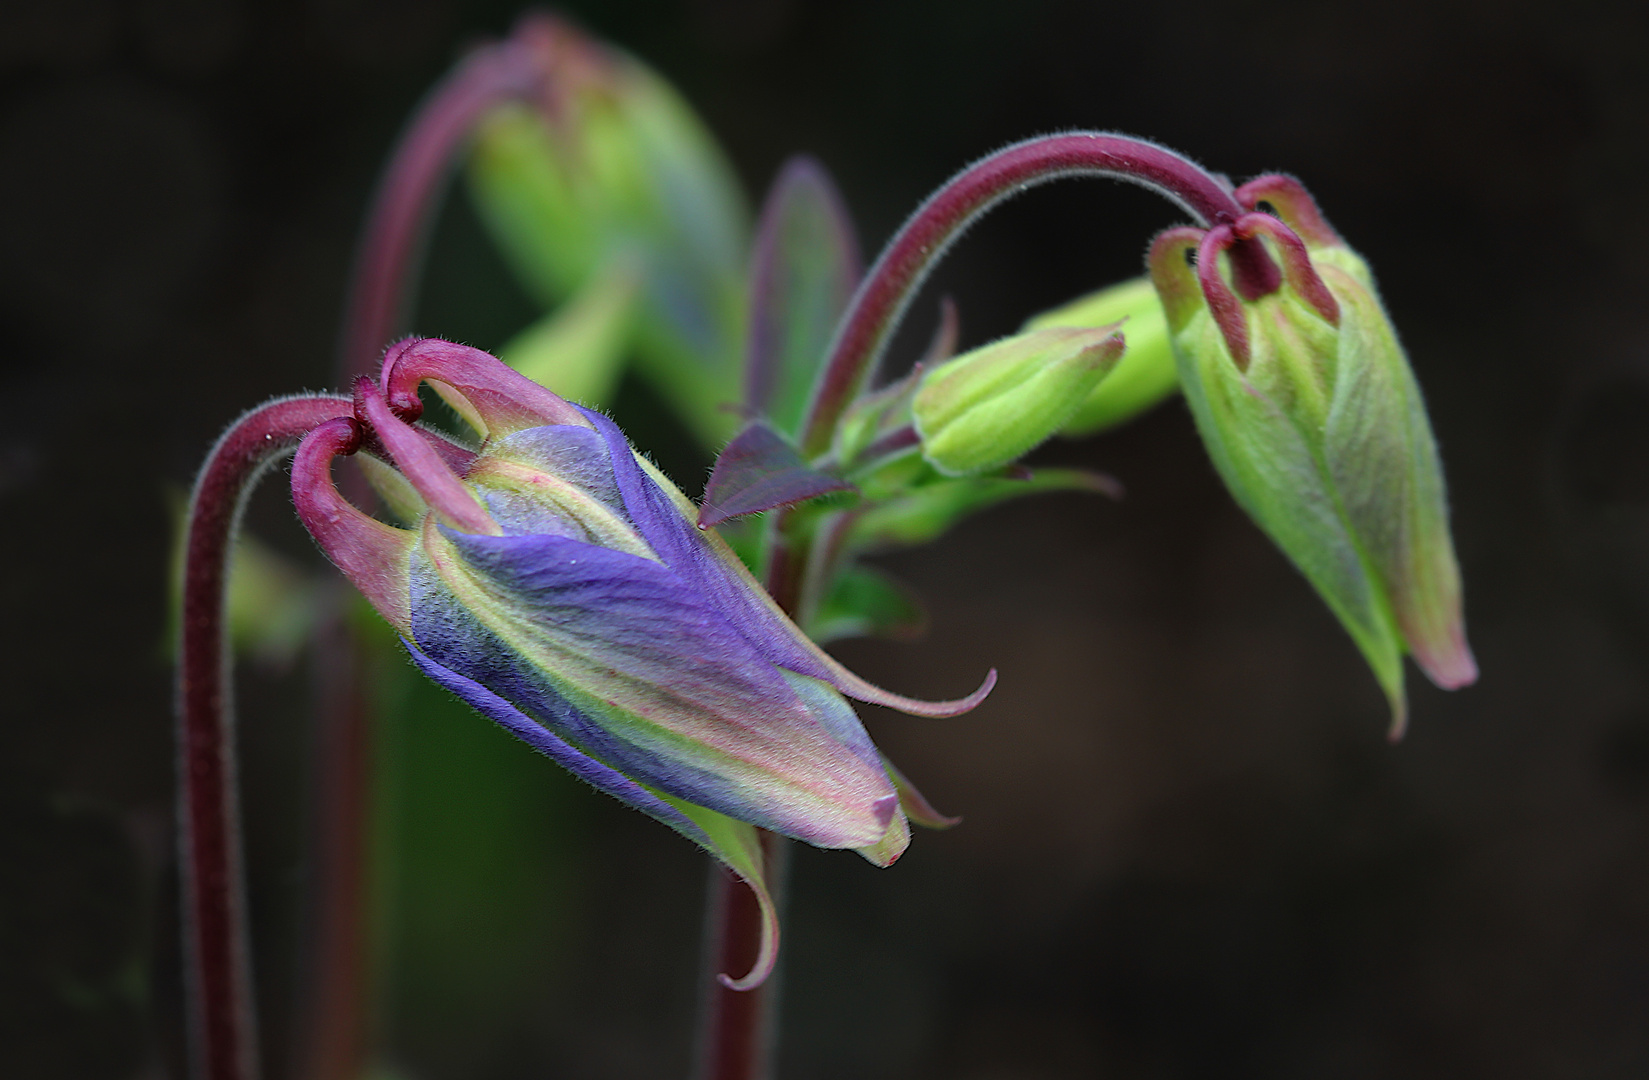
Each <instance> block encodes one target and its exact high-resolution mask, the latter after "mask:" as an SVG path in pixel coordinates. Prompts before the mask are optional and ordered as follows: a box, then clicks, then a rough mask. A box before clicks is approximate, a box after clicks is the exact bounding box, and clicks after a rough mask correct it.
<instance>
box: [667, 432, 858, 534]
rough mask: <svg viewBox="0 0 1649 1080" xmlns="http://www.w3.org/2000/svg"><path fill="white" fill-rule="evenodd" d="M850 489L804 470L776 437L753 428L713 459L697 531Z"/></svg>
mask: <svg viewBox="0 0 1649 1080" xmlns="http://www.w3.org/2000/svg"><path fill="white" fill-rule="evenodd" d="M852 490H853V485H852V484H850V483H848V482H847V481H846V480H843V479H841V478H840V477H837V476H831V475H829V474H828V473H823V472H820V471H818V470H817V469H814V468H811V467H809V466H808V464H807V462H805V461H803V460H802V456H801V455H800V454H799V453H797V452H796V450H795V448H794V447H792V446H791V445H790V444H789V443H788V442H786V441H785V440H784V437H783V436H781V435H780V434H779V433H778V432H776V431H774V430H773V429H772V428H770V427H768V426H767V425H766V424H762V423H755V424H751V425H750V426H749V427H747V428H745V429H744V430H743V431H741V432H739V434H738V435H736V436H735V437H734V439H733V441H732V442H730V443H728V444H727V449H725V450H723V451H722V452H721V455H720V456H719V457H717V458H716V464H715V467H714V468H713V469H712V470H711V472H710V482H709V483H708V484H707V485H705V489H704V505H702V506H701V507H699V514H698V526H699V528H701V529H708V528H711V527H712V526H715V525H720V524H721V523H722V522H724V521H731V520H732V519H733V518H736V517H743V516H745V515H746V514H759V513H761V512H762V511H764V510H772V509H774V508H775V507H780V506H791V505H793V504H795V503H799V502H805V501H806V500H808V499H812V498H817V497H818V496H820V495H826V494H829V493H830V492H832V491H852Z"/></svg>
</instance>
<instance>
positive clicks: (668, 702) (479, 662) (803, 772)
mask: <svg viewBox="0 0 1649 1080" xmlns="http://www.w3.org/2000/svg"><path fill="white" fill-rule="evenodd" d="M424 381H430V382H432V383H435V384H437V386H438V388H439V389H440V390H441V391H442V393H443V394H444V395H445V396H447V397H448V399H449V400H453V401H456V402H461V403H462V407H461V408H460V412H461V413H462V414H463V415H465V416H466V417H468V418H469V419H470V420H471V421H472V422H473V423H474V424H475V425H476V426H477V429H478V431H479V432H480V433H481V435H482V437H483V440H484V441H483V442H482V445H481V447H480V449H479V450H475V451H472V450H468V449H465V448H463V447H460V446H458V445H456V444H454V443H452V442H450V441H449V440H447V439H445V438H443V437H440V436H438V435H436V434H434V433H433V432H430V431H427V430H425V429H422V428H419V427H416V426H414V424H413V423H412V422H411V421H413V420H415V419H416V418H417V416H418V415H419V412H420V406H419V403H418V393H417V391H418V387H419V385H420V384H421V383H422V382H424ZM357 451H362V452H364V453H365V454H367V455H369V458H368V459H369V460H371V459H377V460H378V461H379V463H380V466H379V467H378V468H375V469H373V470H371V471H370V472H369V475H370V476H373V477H374V478H375V479H376V481H377V482H378V484H379V485H380V486H381V487H382V488H383V489H384V490H385V493H386V497H388V498H389V500H390V501H391V502H392V503H393V504H396V505H398V507H399V508H400V512H402V513H403V514H406V515H407V516H408V519H409V520H412V521H415V524H414V525H413V527H411V528H406V529H401V528H394V527H391V526H389V525H386V524H384V523H382V522H379V521H377V520H375V519H373V518H371V517H369V516H367V515H366V514H364V513H362V512H361V511H360V510H359V509H357V508H356V507H354V506H353V505H351V504H350V503H348V502H347V501H346V500H344V499H343V498H342V497H341V496H340V495H339V493H338V491H337V489H336V487H335V486H334V485H333V482H332V480H331V475H330V470H331V462H332V459H333V458H334V457H336V456H338V455H339V454H346V453H355V452H357ZM385 465H387V466H393V470H392V471H390V470H386V469H385V468H383V466H385ZM292 485H293V496H294V500H295V501H296V503H297V506H298V512H299V516H300V517H301V518H302V520H303V522H304V524H305V526H306V527H307V528H308V529H309V531H310V532H311V534H312V535H313V536H314V537H315V539H316V541H317V542H318V543H319V544H320V546H321V547H322V549H323V550H325V551H326V553H327V554H328V556H330V557H331V558H332V560H333V561H334V562H335V563H336V564H337V565H338V567H339V568H340V569H341V570H343V572H344V573H345V574H346V575H347V576H348V577H349V578H350V580H351V581H352V582H354V584H355V585H356V586H357V587H358V588H359V589H360V591H361V592H362V593H363V594H364V595H365V596H366V597H367V599H368V600H370V601H371V602H372V604H373V605H374V606H375V607H376V608H377V610H378V611H379V612H380V613H381V614H382V615H383V616H384V618H385V619H387V620H388V621H389V622H390V623H391V624H392V625H393V626H394V627H395V628H396V629H397V630H398V631H399V632H400V634H401V637H402V639H403V641H404V642H405V644H406V646H407V649H408V651H409V652H410V654H411V656H412V659H413V661H414V663H416V664H417V666H418V667H419V668H420V669H421V670H422V671H423V672H424V673H425V674H427V675H428V676H429V677H430V678H432V679H434V680H435V681H436V682H438V683H440V684H441V685H442V686H444V687H446V688H447V689H449V690H451V691H452V692H453V693H454V694H456V695H458V696H459V697H461V698H463V699H464V700H465V701H467V702H468V703H469V704H470V705H472V706H473V707H475V708H476V709H477V710H478V711H479V712H481V713H483V714H484V715H486V716H488V717H490V718H491V719H493V720H494V721H496V722H497V723H499V724H500V725H502V726H503V727H505V728H506V729H508V730H509V731H510V732H512V733H513V734H515V735H516V736H517V737H519V738H521V739H522V740H523V741H524V742H526V743H528V744H529V745H530V746H532V747H533V748H534V749H536V750H538V751H540V752H542V753H544V754H546V755H548V756H549V757H551V758H554V759H555V760H556V761H558V762H559V763H561V764H562V765H563V766H565V767H566V768H568V769H569V770H570V771H572V772H573V773H574V774H575V775H577V776H579V777H580V778H581V779H583V780H585V781H586V782H588V783H590V784H591V785H593V786H595V787H597V788H599V789H600V790H602V791H605V792H607V793H608V794H610V795H613V796H615V797H617V798H619V799H620V800H622V801H624V802H626V803H628V804H629V805H631V806H633V807H635V808H637V809H639V810H641V811H643V812H644V813H647V814H650V815H651V816H653V817H655V818H657V819H658V820H660V821H663V822H664V823H665V824H667V825H669V826H671V827H672V828H674V829H676V830H677V831H678V832H681V833H683V834H684V835H686V836H688V837H689V838H691V839H692V840H694V841H696V842H697V843H699V844H701V845H703V846H704V847H705V848H706V849H708V850H709V851H710V852H711V853H712V854H714V855H715V856H716V857H717V858H719V859H721V860H722V861H723V862H724V863H725V864H726V865H727V866H728V867H730V868H731V869H732V870H733V871H734V872H735V873H737V874H738V875H740V876H741V877H743V878H744V879H745V880H746V881H747V882H748V883H749V884H750V886H751V887H752V888H753V889H754V890H755V892H756V894H757V896H758V898H759V899H760V900H761V903H762V906H763V909H764V912H765V918H766V931H765V934H764V939H763V947H762V953H761V958H760V959H759V960H758V962H757V964H756V966H755V968H754V969H753V970H752V971H751V972H750V973H749V974H748V975H746V976H745V977H744V978H743V979H741V980H738V981H737V982H736V983H735V982H733V981H731V980H729V985H735V986H737V987H740V988H744V987H749V986H754V985H756V984H758V983H760V981H761V980H762V979H763V978H765V976H766V974H767V973H768V971H770V970H771V967H772V964H773V960H774V956H775V951H774V950H775V949H776V942H777V923H776V918H775V916H774V914H773V907H772V902H771V899H770V897H769V896H768V894H767V887H766V883H765V879H764V876H763V868H762V863H761V858H760V854H759V852H760V847H759V845H758V844H757V842H756V834H755V829H756V828H757V827H760V828H765V829H770V830H772V831H774V832H777V833H780V834H783V835H785V836H789V837H794V838H796V839H798V840H803V841H806V842H807V843H810V844H814V845H816V846H819V847H826V848H852V849H855V850H858V851H859V852H860V853H861V854H863V855H864V856H865V857H866V858H868V859H870V860H871V861H872V862H875V863H876V864H877V865H884V866H885V865H887V864H889V863H891V862H893V861H894V860H895V859H897V858H898V857H899V855H900V854H901V853H902V852H903V851H904V849H905V847H906V845H907V844H908V843H909V837H910V834H909V825H908V821H909V820H917V821H918V822H926V821H931V820H933V819H934V818H935V815H934V814H933V812H932V810H931V807H928V806H927V805H926V804H925V803H923V802H922V801H921V799H920V797H919V796H918V795H916V794H915V793H914V790H913V789H911V788H909V786H908V784H907V783H906V782H905V781H904V780H903V778H902V777H900V776H899V775H898V774H897V773H895V772H893V771H892V770H891V769H890V767H889V766H888V765H887V764H886V763H885V762H884V761H883V760H882V758H881V756H880V754H879V753H878V752H877V750H876V748H875V746H874V745H872V743H871V741H870V739H869V737H868V736H867V735H866V733H865V730H864V727H863V726H862V725H861V723H860V722H859V719H858V717H857V716H856V715H855V714H854V711H853V709H852V707H851V706H850V705H849V704H848V701H847V698H848V697H851V698H855V699H857V700H860V701H868V702H875V703H877V704H882V705H887V706H890V707H892V708H895V709H900V710H903V711H905V712H907V713H911V714H915V715H924V716H949V715H955V714H957V713H960V712H965V711H967V710H968V709H971V708H972V707H973V706H974V705H976V704H977V703H978V702H979V701H980V700H982V699H983V697H984V695H985V694H986V693H988V692H989V690H990V687H991V684H992V682H993V681H994V674H993V675H991V676H989V677H987V679H986V682H985V685H984V686H982V687H981V688H980V690H979V691H978V692H976V693H975V694H973V695H971V696H969V697H967V698H964V699H961V700H957V701H950V702H924V701H917V700H914V699H911V698H905V697H901V696H899V695H896V694H892V693H889V692H887V691H884V690H881V689H879V688H877V687H874V686H871V685H870V684H868V683H866V682H865V681H864V680H862V679H860V678H858V677H857V676H855V675H853V674H852V673H850V672H848V671H847V670H846V669H845V668H843V667H842V666H841V665H840V664H838V663H837V662H836V661H835V660H834V659H832V658H831V657H830V656H829V655H828V654H826V653H825V652H824V651H823V650H821V649H820V648H819V647H818V646H817V645H816V644H814V643H813V642H812V641H810V640H809V639H808V638H807V637H805V636H804V635H803V634H802V633H801V631H800V630H799V629H797V627H796V626H795V624H794V623H793V622H791V620H790V619H789V618H787V617H786V616H785V614H784V613H783V612H782V611H781V610H780V609H779V608H778V606H777V605H776V604H775V603H774V602H773V600H772V599H771V598H770V597H769V596H768V595H767V593H765V592H764V591H763V590H762V589H761V587H760V586H759V585H758V584H757V583H756V581H755V579H754V578H753V577H751V575H750V573H749V571H747V570H746V569H745V567H744V565H743V564H742V563H740V562H739V560H738V559H737V557H735V556H734V555H733V553H732V552H731V551H730V550H729V549H728V548H727V546H726V544H724V543H723V542H722V541H721V539H720V538H719V537H718V536H717V535H716V533H715V532H714V531H713V530H701V529H699V528H698V527H697V525H696V524H695V521H694V515H695V512H696V511H695V508H694V507H693V506H692V504H691V503H690V502H688V500H687V499H686V498H685V497H684V496H683V495H682V494H681V492H680V491H678V490H677V489H676V488H675V486H674V485H672V484H671V483H670V482H669V481H668V480H667V479H666V478H665V477H664V476H663V475H662V474H661V473H659V472H658V470H657V469H656V468H654V467H653V466H652V465H651V464H650V463H648V462H647V461H646V459H644V458H642V457H640V456H639V455H637V454H636V453H635V452H634V451H633V450H632V449H631V447H630V445H629V443H628V442H626V441H625V438H624V435H623V434H622V433H621V432H620V431H619V430H618V428H617V427H616V426H615V425H614V424H613V423H612V421H611V420H608V419H607V418H606V417H605V416H603V415H601V414H600V413H597V412H594V411H591V410H588V409H584V408H580V407H577V406H574V405H572V404H569V403H568V402H566V401H564V400H562V399H561V398H559V397H557V396H556V395H554V394H552V393H550V392H549V391H547V390H545V389H543V388H542V387H540V386H538V385H536V384H534V383H532V382H530V381H528V380H527V379H525V378H523V377H521V376H520V375H519V374H517V373H515V372H513V371H511V370H510V369H508V368H507V367H505V366H504V365H503V364H501V363H500V362H499V361H497V360H496V359H494V358H493V357H491V356H488V355H487V354H485V353H482V352H479V351H478V350H474V349H469V348H466V347H463V346H457V345H451V344H448V343H446V342H438V341H430V340H410V341H407V342H403V343H401V344H400V345H397V346H395V347H394V348H392V349H391V350H390V351H389V353H388V354H387V355H386V357H385V361H384V368H383V373H382V377H381V380H380V383H379V384H376V385H375V384H373V383H372V382H370V381H369V380H365V379H363V380H361V381H360V383H359V384H358V385H357V387H356V406H355V416H353V417H343V418H340V419H338V420H334V421H330V422H328V423H326V424H323V425H321V426H320V427H319V428H317V429H316V430H315V432H314V433H313V434H312V435H310V437H309V438H308V439H306V440H305V442H304V443H303V445H302V446H301V447H300V449H299V451H298V455H297V459H296V461H295V463H294V467H293V481H292Z"/></svg>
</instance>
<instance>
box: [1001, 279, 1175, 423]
mask: <svg viewBox="0 0 1649 1080" xmlns="http://www.w3.org/2000/svg"><path fill="white" fill-rule="evenodd" d="M1114 323H1121V324H1122V332H1123V333H1124V334H1126V335H1127V337H1128V351H1127V352H1125V353H1123V354H1122V359H1121V361H1119V362H1118V363H1117V366H1116V368H1115V369H1114V370H1113V371H1112V372H1111V373H1110V374H1109V375H1107V376H1105V379H1104V381H1103V382H1101V383H1100V384H1099V385H1098V386H1096V387H1094V389H1093V391H1092V392H1091V393H1089V395H1088V397H1087V399H1086V400H1084V401H1083V402H1082V403H1081V404H1080V405H1078V406H1077V409H1076V412H1074V413H1072V414H1071V418H1070V419H1069V420H1067V421H1065V425H1064V427H1062V428H1061V429H1060V431H1059V433H1060V434H1061V435H1069V436H1073V437H1075V436H1082V435H1093V434H1095V433H1096V432H1100V431H1104V430H1105V429H1106V428H1112V427H1116V426H1117V425H1118V424H1122V423H1126V422H1127V421H1129V420H1132V419H1133V418H1134V417H1136V416H1138V415H1139V414H1140V413H1142V412H1145V411H1146V410H1147V409H1150V408H1152V407H1153V406H1155V405H1157V404H1159V403H1160V402H1161V401H1162V400H1163V399H1164V398H1166V397H1168V396H1169V395H1170V394H1172V393H1173V392H1174V390H1175V388H1176V387H1177V386H1178V385H1179V378H1178V376H1177V375H1175V373H1174V350H1173V347H1172V346H1171V345H1170V344H1169V342H1168V320H1167V318H1166V317H1164V316H1163V314H1162V303H1161V302H1160V301H1158V300H1157V291H1156V289H1155V288H1153V287H1152V285H1151V279H1150V278H1148V277H1138V278H1134V279H1133V280H1131V281H1124V282H1121V283H1120V284H1117V285H1112V286H1110V287H1109V288H1104V289H1100V290H1099V291H1098V292H1093V293H1089V294H1088V295H1087V296H1082V297H1078V298H1077V299H1075V300H1072V301H1071V302H1070V303H1068V304H1064V305H1061V306H1060V307H1057V308H1054V309H1053V310H1052V311H1045V312H1043V313H1042V314H1040V315H1038V316H1036V317H1035V318H1033V319H1031V320H1030V321H1029V322H1027V323H1026V324H1025V329H1026V330H1046V329H1049V328H1050V327H1055V326H1106V325H1110V324H1114Z"/></svg>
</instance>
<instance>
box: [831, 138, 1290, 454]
mask: <svg viewBox="0 0 1649 1080" xmlns="http://www.w3.org/2000/svg"><path fill="white" fill-rule="evenodd" d="M1082 176H1093V177H1110V178H1112V179H1115V180H1126V181H1128V182H1129V183H1134V184H1139V185H1140V186H1142V187H1147V188H1150V189H1151V190H1153V191H1155V192H1157V193H1158V194H1160V195H1162V196H1163V197H1164V198H1166V199H1168V200H1170V201H1171V202H1173V203H1175V204H1177V205H1178V206H1180V207H1181V208H1182V209H1184V210H1185V211H1186V212H1187V213H1189V214H1191V215H1192V216H1193V217H1195V218H1196V219H1197V220H1198V221H1199V222H1201V223H1202V224H1203V225H1204V226H1215V225H1223V224H1228V223H1231V222H1235V221H1236V220H1237V219H1238V218H1240V217H1242V215H1243V214H1244V213H1246V212H1247V211H1246V210H1245V209H1244V207H1243V206H1242V204H1241V203H1239V202H1238V201H1237V200H1236V198H1235V196H1234V195H1233V194H1232V190H1231V187H1230V185H1229V184H1227V183H1226V182H1224V181H1223V180H1221V179H1220V178H1218V177H1216V176H1214V175H1213V174H1211V173H1209V172H1207V171H1205V170H1204V169H1202V168H1201V167H1200V166H1198V165H1197V164H1196V163H1195V162H1193V161H1191V160H1190V159H1188V158H1185V157H1181V156H1180V155H1179V154H1176V153H1174V152H1173V151H1171V150H1168V149H1165V148H1163V147H1161V146H1157V145H1156V144H1155V143H1150V142H1145V141H1144V140H1141V139H1134V138H1130V137H1128V136H1126V135H1114V134H1110V133H1108V132H1097V131H1073V132H1066V133H1065V134H1062V135H1047V136H1043V137H1041V138H1035V139H1027V140H1025V141H1024V142H1020V143H1015V144H1014V145H1012V146H1009V147H1007V148H1006V149H1003V150H999V151H997V152H996V153H994V154H991V155H989V156H987V157H985V158H982V159H980V160H979V161H976V162H974V163H973V164H972V165H969V166H968V167H967V168H965V169H963V170H962V171H961V172H959V173H957V174H956V175H955V176H953V177H952V178H951V179H950V180H948V181H946V182H945V184H943V185H942V186H941V187H940V188H939V190H937V191H935V192H934V193H933V194H932V195H930V196H928V199H927V201H926V202H924V203H923V204H922V205H921V206H920V207H918V208H917V210H916V212H915V213H914V214H912V215H911V216H910V218H909V219H908V220H906V222H905V223H904V225H903V226H901V227H900V229H899V231H898V232H897V233H895V234H894V236H893V239H892V240H890V241H888V244H887V246H886V247H885V248H883V249H882V254H881V255H880V256H878V258H877V259H876V263H875V265H873V266H872V267H871V268H870V272H869V273H867V274H866V275H865V279H864V281H863V283H862V284H861V285H860V286H859V290H858V292H857V293H855V294H854V296H853V300H852V302H851V303H850V304H849V305H848V310H847V314H846V316H844V317H843V319H842V322H841V323H840V328H839V329H838V331H837V333H836V338H835V340H834V341H833V342H832V343H831V347H830V354H829V359H828V360H827V361H826V364H825V368H824V371H823V373H822V374H821V376H820V379H819V382H818V384H817V385H816V386H815V388H814V392H813V399H812V402H811V404H810V407H809V409H808V412H807V419H806V420H805V422H804V423H803V427H802V436H801V440H800V441H801V446H802V451H803V452H804V453H805V454H809V455H812V456H817V455H819V454H822V453H824V452H825V451H826V450H828V449H829V447H830V437H831V434H832V432H833V431H834V430H835V427H836V422H837V421H838V420H839V419H840V418H841V415H842V413H843V412H845V411H846V409H847V407H848V405H849V404H851V403H852V402H853V400H854V399H855V398H856V397H858V396H859V394H860V393H861V392H862V391H863V390H864V389H865V387H866V386H867V385H868V384H869V382H870V381H871V379H872V378H873V377H874V375H875V372H876V367H877V365H878V363H879V362H880V361H881V357H882V354H883V352H885V351H886V349H887V344H888V341H889V340H890V339H891V338H892V337H893V332H894V330H896V329H897V328H898V325H899V320H900V319H901V318H902V317H903V315H904V313H905V310H906V309H907V308H908V307H909V306H910V302H911V300H912V299H913V298H914V297H915V295H916V292H917V290H918V289H920V288H921V285H922V282H923V281H924V280H926V278H927V275H928V272H929V271H930V270H932V269H933V267H934V266H935V265H936V264H937V263H938V261H939V260H940V259H941V258H942V257H943V256H944V254H945V253H946V251H948V250H949V248H950V245H951V244H952V243H954V242H955V241H956V239H957V238H958V237H959V236H961V234H962V233H963V231H964V230H966V229H967V227H968V226H969V225H971V224H973V222H975V221H977V220H978V219H979V217H980V216H981V215H983V214H984V213H985V212H986V211H988V210H990V209H991V208H992V207H994V206H996V205H997V204H999V203H1001V202H1003V201H1004V200H1006V199H1009V198H1011V197H1012V196H1014V195H1017V194H1019V193H1020V192H1022V191H1025V190H1027V189H1029V188H1031V187H1034V186H1036V185H1038V184H1045V183H1048V182H1049V181H1052V180H1059V179H1063V178H1065V177H1082ZM1232 260H1233V263H1234V264H1235V271H1234V273H1235V276H1236V279H1237V283H1238V289H1239V290H1240V291H1241V292H1242V294H1243V296H1244V297H1245V298H1247V299H1257V298H1258V297H1261V296H1265V295H1267V294H1268V293H1271V292H1274V291H1275V290H1276V289H1277V286H1278V285H1279V284H1280V283H1281V281H1282V278H1281V275H1280V273H1279V271H1278V269H1277V266H1276V264H1275V263H1273V262H1272V261H1271V259H1270V257H1269V256H1268V255H1267V254H1266V253H1265V250H1264V249H1263V248H1262V247H1260V246H1259V245H1258V244H1257V243H1252V242H1242V243H1238V244H1236V245H1234V248H1233V252H1232Z"/></svg>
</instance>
